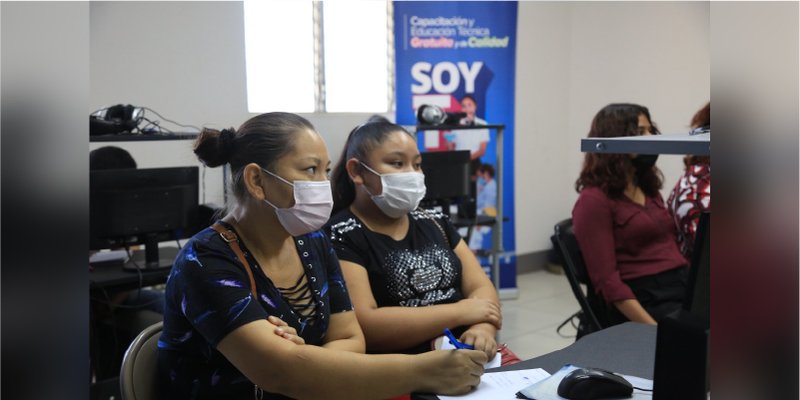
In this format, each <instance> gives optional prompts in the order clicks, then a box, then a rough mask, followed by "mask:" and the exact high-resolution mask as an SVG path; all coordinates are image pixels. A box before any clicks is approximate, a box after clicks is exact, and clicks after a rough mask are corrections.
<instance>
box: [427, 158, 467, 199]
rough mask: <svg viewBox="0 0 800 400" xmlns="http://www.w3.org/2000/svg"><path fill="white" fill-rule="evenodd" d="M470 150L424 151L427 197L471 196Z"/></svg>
mask: <svg viewBox="0 0 800 400" xmlns="http://www.w3.org/2000/svg"><path fill="white" fill-rule="evenodd" d="M469 154H470V153H469V150H457V151H429V152H425V153H422V172H423V173H425V188H426V192H425V199H428V200H440V199H448V198H453V197H462V196H469V194H470V183H471V181H470V176H469Z"/></svg>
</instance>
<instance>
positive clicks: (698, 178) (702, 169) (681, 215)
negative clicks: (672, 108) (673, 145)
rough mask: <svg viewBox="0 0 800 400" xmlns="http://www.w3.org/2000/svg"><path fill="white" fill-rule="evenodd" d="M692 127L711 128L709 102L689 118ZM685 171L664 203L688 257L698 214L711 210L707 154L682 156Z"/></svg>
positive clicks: (695, 128) (698, 128) (696, 129)
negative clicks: (667, 206)
mask: <svg viewBox="0 0 800 400" xmlns="http://www.w3.org/2000/svg"><path fill="white" fill-rule="evenodd" d="M691 127H692V129H694V130H695V131H700V130H708V131H710V130H711V103H710V102H709V103H707V104H706V105H705V107H703V108H701V109H700V110H699V111H697V113H696V114H695V115H694V117H692V123H691ZM683 164H684V165H685V166H686V170H685V172H684V174H683V176H681V178H680V179H679V180H678V182H677V183H676V184H675V187H674V188H673V189H672V193H671V194H670V195H669V200H668V201H667V205H669V211H670V214H672V218H673V219H674V220H675V226H677V227H678V244H679V245H680V246H681V253H683V255H684V256H686V258H687V259H689V260H691V259H692V250H693V249H694V238H695V233H696V231H697V222H698V221H699V220H700V214H702V213H703V212H704V211H710V210H711V156H692V155H689V156H686V157H684V158H683Z"/></svg>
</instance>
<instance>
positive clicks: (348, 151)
mask: <svg viewBox="0 0 800 400" xmlns="http://www.w3.org/2000/svg"><path fill="white" fill-rule="evenodd" d="M393 132H403V133H405V134H406V135H408V136H411V137H412V138H414V135H412V134H411V133H409V132H408V131H407V130H405V129H404V128H403V127H402V126H400V125H397V124H393V123H391V122H389V121H388V120H386V119H385V118H375V117H373V118H370V119H369V120H368V121H367V122H366V123H365V124H362V125H359V126H357V127H355V128H353V130H352V131H350V134H349V135H348V136H347V141H346V142H345V144H344V149H342V154H341V156H340V157H339V161H338V162H337V163H336V167H334V168H333V173H332V174H331V186H332V187H333V214H336V213H337V212H339V211H341V210H343V209H345V208H347V207H350V205H351V204H353V201H354V200H355V199H356V187H355V185H354V184H353V181H351V180H350V176H348V175H347V168H345V167H346V165H347V160H349V159H351V158H354V157H355V158H356V159H358V160H361V161H364V160H366V159H367V155H368V154H369V153H370V152H371V151H372V150H374V149H376V148H377V147H378V146H380V145H381V144H382V143H383V142H384V141H385V140H386V138H388V137H389V135H390V134H391V133H393ZM415 140H416V138H415Z"/></svg>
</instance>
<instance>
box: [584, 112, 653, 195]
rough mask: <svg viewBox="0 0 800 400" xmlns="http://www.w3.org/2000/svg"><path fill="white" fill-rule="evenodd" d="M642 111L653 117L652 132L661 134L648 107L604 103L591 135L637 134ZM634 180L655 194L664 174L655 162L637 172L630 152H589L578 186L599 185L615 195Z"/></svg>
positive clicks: (649, 192) (643, 113)
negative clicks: (648, 167)
mask: <svg viewBox="0 0 800 400" xmlns="http://www.w3.org/2000/svg"><path fill="white" fill-rule="evenodd" d="M639 115H644V116H645V117H647V120H648V121H650V124H651V125H652V127H653V134H656V135H657V134H659V131H658V128H656V126H655V124H654V123H653V120H652V119H650V111H649V110H648V109H647V107H644V106H640V105H638V104H629V103H616V104H609V105H607V106H605V107H603V109H601V110H600V111H599V112H598V113H597V115H595V116H594V119H593V120H592V126H591V129H590V130H589V137H618V136H638V135H639V129H638V128H639ZM631 180H632V181H634V182H635V183H636V184H637V185H638V186H639V187H640V188H642V191H643V192H644V193H645V194H647V195H648V196H656V195H657V194H658V191H659V190H660V189H661V187H662V185H663V180H664V176H663V174H662V173H661V170H659V169H658V167H655V166H654V167H653V168H651V169H649V170H647V171H642V172H641V173H638V174H637V173H636V169H635V168H634V167H633V163H632V162H631V158H630V156H629V155H628V154H605V153H586V155H585V156H584V159H583V168H582V169H581V174H580V176H579V177H578V180H577V181H575V190H576V191H578V192H580V191H581V190H583V189H584V188H586V187H590V186H592V187H598V188H600V189H601V190H602V191H603V192H605V193H606V194H607V195H608V196H609V197H612V198H616V197H619V196H621V195H622V193H623V192H624V191H625V188H626V187H627V186H628V182H629V181H631Z"/></svg>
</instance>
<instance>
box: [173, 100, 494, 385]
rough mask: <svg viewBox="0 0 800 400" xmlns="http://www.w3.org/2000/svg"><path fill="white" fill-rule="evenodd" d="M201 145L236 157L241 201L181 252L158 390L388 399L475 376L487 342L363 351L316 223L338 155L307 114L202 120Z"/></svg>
mask: <svg viewBox="0 0 800 400" xmlns="http://www.w3.org/2000/svg"><path fill="white" fill-rule="evenodd" d="M195 153H196V154H197V156H198V158H199V159H200V160H201V161H202V162H203V163H205V164H206V165H207V166H209V167H216V166H219V165H222V164H225V163H228V164H230V168H231V173H232V177H233V179H232V191H233V194H234V197H235V199H236V202H235V205H234V206H233V207H232V208H231V209H230V210H229V212H228V214H227V215H225V217H223V218H222V219H221V220H220V221H218V222H217V223H215V224H214V225H213V226H212V227H211V228H208V229H205V230H203V231H201V232H199V233H198V234H196V235H195V236H194V237H192V239H191V240H189V241H188V242H187V243H186V245H185V246H184V247H183V249H182V250H181V252H180V253H179V254H178V256H177V257H176V260H175V263H174V265H173V268H172V272H171V274H170V277H169V280H168V282H167V288H166V296H165V297H166V302H165V309H164V311H165V312H164V330H163V333H162V335H161V337H160V339H159V342H158V348H159V356H158V358H159V371H158V376H159V385H160V388H159V395H160V397H161V398H164V399H167V398H168V399H206V398H225V399H252V398H254V396H255V398H285V397H284V396H289V397H292V398H320V397H331V398H344V397H347V398H386V397H390V396H396V395H399V394H403V393H408V392H412V391H426V392H440V393H450V394H460V393H464V392H466V391H468V390H470V388H471V387H474V386H475V385H477V383H478V382H479V379H480V378H479V377H480V374H481V373H482V366H481V363H482V362H484V361H485V359H486V356H485V354H483V353H482V352H478V351H472V352H436V353H437V354H431V355H428V356H413V357H412V356H406V355H400V354H392V355H381V356H375V355H365V354H360V353H363V352H364V346H365V345H364V337H363V333H362V332H361V329H360V327H359V325H358V321H357V319H356V316H355V314H354V313H353V312H352V309H353V308H352V305H351V302H350V299H349V296H348V292H347V288H346V286H345V282H344V279H343V277H342V273H341V270H340V267H339V262H338V259H337V258H336V255H335V253H334V251H333V249H332V247H331V244H330V242H329V240H328V238H327V236H326V235H324V234H322V233H321V232H319V231H318V229H319V228H320V227H321V226H322V225H323V224H324V223H325V222H326V221H327V219H328V217H329V215H330V212H331V207H332V199H331V189H330V184H329V182H328V179H327V171H326V170H327V168H328V165H329V164H330V161H329V158H328V151H327V148H326V147H325V142H324V141H323V140H322V138H321V137H320V136H319V134H318V133H316V131H315V130H314V127H313V126H312V125H311V124H310V123H309V122H308V121H306V120H305V119H303V118H301V117H299V116H297V115H294V114H287V113H269V114H263V115H259V116H256V117H253V118H251V119H250V120H248V121H247V122H245V123H244V124H242V126H241V127H239V129H238V130H237V131H236V132H234V131H232V130H223V131H222V132H219V131H215V130H204V131H203V133H202V134H201V135H200V137H199V138H198V140H197V143H196V144H195ZM342 365H347V368H341V366H342Z"/></svg>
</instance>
